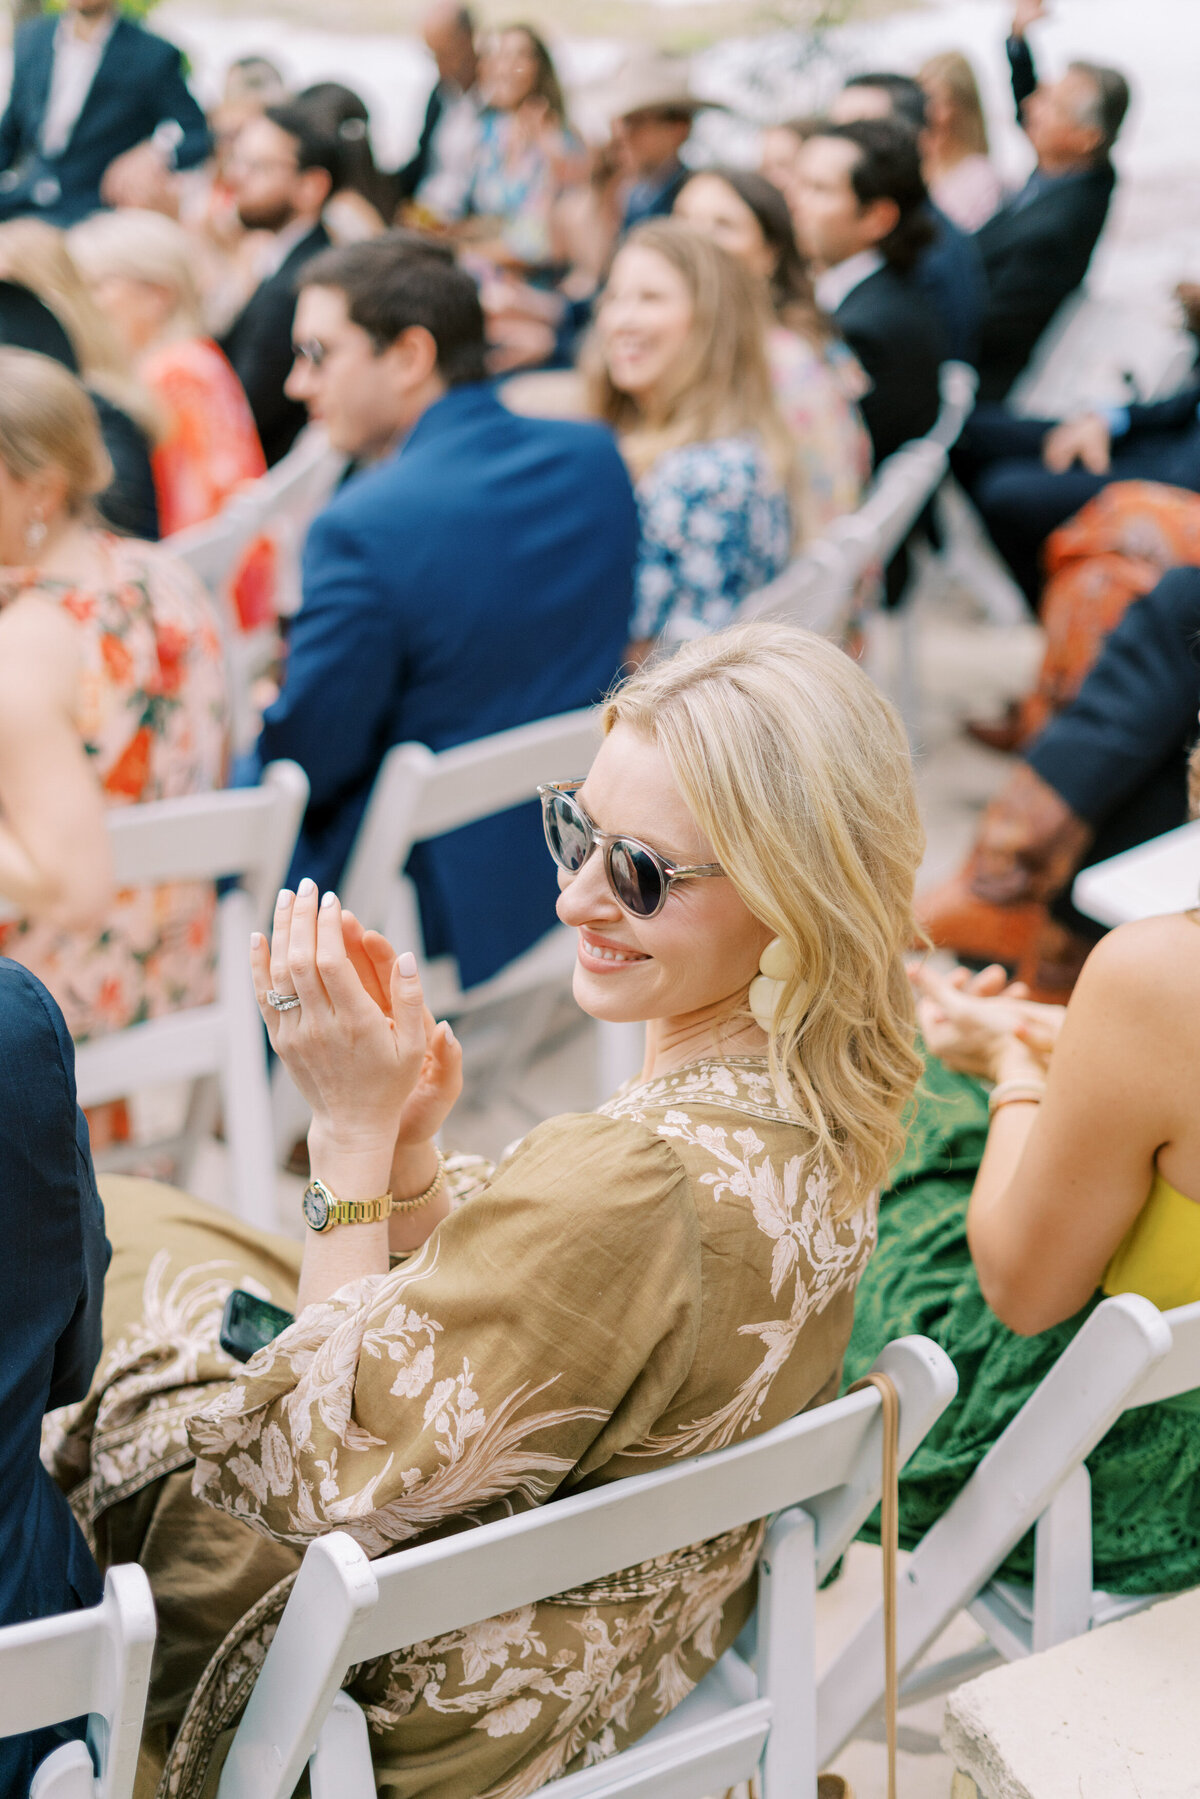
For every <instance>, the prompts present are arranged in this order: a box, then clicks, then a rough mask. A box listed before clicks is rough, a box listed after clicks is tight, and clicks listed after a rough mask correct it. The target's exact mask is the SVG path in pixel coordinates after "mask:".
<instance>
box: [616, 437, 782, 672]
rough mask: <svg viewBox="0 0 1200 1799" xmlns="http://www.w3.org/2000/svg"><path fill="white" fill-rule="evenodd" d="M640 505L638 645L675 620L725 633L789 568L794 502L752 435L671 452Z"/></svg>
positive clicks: (652, 474)
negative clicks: (748, 602)
mask: <svg viewBox="0 0 1200 1799" xmlns="http://www.w3.org/2000/svg"><path fill="white" fill-rule="evenodd" d="M637 502H638V515H639V518H640V521H641V547H640V549H639V551H638V562H637V569H636V571H635V574H634V606H633V620H632V623H631V624H630V635H631V636H632V637H634V638H646V637H657V636H658V634H659V632H660V631H662V630H663V628H664V627H665V625H666V624H667V622H668V620H670V619H672V618H675V617H680V618H687V619H694V620H695V621H696V622H697V623H698V624H701V625H703V626H704V628H705V629H706V630H709V631H715V630H718V629H719V628H720V626H722V625H727V624H728V623H729V621H730V619H731V618H732V617H733V616H734V613H735V612H736V610H737V607H738V606H739V605H740V603H741V602H742V601H743V600H744V599H745V598H746V596H747V595H748V594H751V593H754V592H756V590H757V589H758V588H760V587H765V586H766V585H767V583H768V581H773V580H774V579H775V577H776V575H779V574H782V572H783V570H784V569H785V568H786V566H787V562H788V557H789V556H790V554H791V535H792V534H791V518H790V515H789V512H788V502H787V496H786V495H785V493H784V491H783V488H782V487H781V485H780V483H779V481H778V479H777V477H776V476H775V474H774V472H773V471H772V469H771V465H770V463H769V462H768V460H767V456H766V452H765V451H764V449H763V448H762V446H761V444H760V443H759V441H758V438H757V437H756V436H754V435H752V434H751V433H748V432H747V433H743V434H742V435H741V436H739V437H720V438H715V439H713V441H712V442H711V443H696V444H685V445H683V446H682V447H681V448H680V449H678V450H668V451H666V452H665V453H664V454H663V455H662V456H660V457H659V459H658V461H657V462H656V463H654V465H653V466H652V467H651V468H650V469H648V470H647V472H646V473H645V474H644V475H643V476H642V478H641V480H640V481H639V482H638V484H637Z"/></svg>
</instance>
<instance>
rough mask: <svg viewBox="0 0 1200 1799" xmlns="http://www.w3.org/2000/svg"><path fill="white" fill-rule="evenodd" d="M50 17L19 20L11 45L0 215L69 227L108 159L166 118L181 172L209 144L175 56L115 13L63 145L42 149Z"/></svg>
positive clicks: (96, 189)
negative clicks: (175, 130)
mask: <svg viewBox="0 0 1200 1799" xmlns="http://www.w3.org/2000/svg"><path fill="white" fill-rule="evenodd" d="M57 28H58V17H57V16H50V15H47V17H45V18H43V19H34V20H33V21H32V22H31V23H30V24H28V25H23V26H22V27H21V29H20V31H18V33H17V37H16V42H15V44H14V46H13V79H12V90H11V92H10V95H9V101H8V109H7V111H6V112H5V114H4V117H3V119H0V170H3V171H4V172H3V174H0V219H11V218H16V217H17V216H18V215H19V214H22V213H35V214H36V215H37V217H38V218H42V219H46V220H47V221H48V223H50V224H51V225H63V226H66V225H74V224H75V223H76V222H77V220H79V219H82V218H85V217H86V216H87V214H88V213H90V212H95V211H96V210H97V208H98V207H99V205H100V181H101V178H102V176H103V174H104V171H105V169H106V168H107V167H108V165H109V163H110V162H112V161H113V160H114V158H115V157H118V156H122V155H123V154H124V153H125V151H126V150H132V149H133V146H134V145H135V144H140V143H143V142H144V141H145V139H146V138H148V137H152V136H153V135H154V132H155V131H156V130H157V128H158V127H159V126H160V125H163V124H167V123H169V122H173V123H174V124H176V125H178V127H179V130H180V133H181V136H180V137H179V139H178V141H177V143H176V145H175V163H176V166H177V167H179V168H181V169H190V168H193V167H195V165H196V164H197V163H200V162H203V161H204V158H205V157H206V156H207V155H208V153H209V149H210V140H209V135H208V127H207V125H206V124H205V122H204V114H203V113H202V112H201V110H200V108H199V106H197V104H196V102H195V100H193V98H192V96H191V94H190V93H189V92H188V86H187V82H186V81H185V80H184V78H183V67H182V60H181V58H180V54H179V51H178V50H177V49H176V48H175V46H174V44H168V43H165V42H164V41H163V39H162V38H160V37H155V36H154V35H153V34H152V33H151V32H149V31H143V29H142V27H141V26H140V25H135V24H134V23H133V21H132V19H118V20H117V23H116V25H115V26H114V27H113V31H112V35H111V37H110V38H109V40H108V43H107V44H106V45H105V46H104V55H103V56H102V57H101V59H100V67H99V68H98V69H97V70H96V79H95V80H94V81H93V83H92V86H91V90H90V92H89V93H88V96H87V98H86V99H85V101H84V103H83V110H82V111H81V112H80V114H79V117H78V119H77V120H76V121H75V128H74V130H73V131H72V133H71V136H70V138H69V139H68V140H67V145H66V148H65V149H64V150H62V151H61V152H60V153H59V154H58V155H55V156H44V155H43V154H42V150H41V147H40V143H39V139H40V136H41V130H42V120H43V118H44V117H45V113H46V106H47V102H48V101H49V98H50V75H51V71H52V70H53V67H54V34H55V31H56V30H57Z"/></svg>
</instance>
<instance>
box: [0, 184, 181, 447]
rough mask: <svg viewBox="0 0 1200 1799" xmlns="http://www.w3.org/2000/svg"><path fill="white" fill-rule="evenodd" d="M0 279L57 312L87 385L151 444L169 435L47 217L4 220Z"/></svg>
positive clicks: (62, 237) (0, 234) (0, 230)
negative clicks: (139, 430) (130, 420)
mask: <svg viewBox="0 0 1200 1799" xmlns="http://www.w3.org/2000/svg"><path fill="white" fill-rule="evenodd" d="M0 275H2V276H4V277H5V278H6V279H7V280H9V281H16V282H19V283H20V285H21V286H22V287H27V288H29V290H30V291H31V292H32V293H35V294H36V295H37V297H38V299H39V300H40V301H41V302H42V304H43V305H44V306H46V307H48V308H49V309H50V311H51V312H52V313H53V314H54V316H55V318H56V319H57V320H58V322H59V324H60V325H61V326H62V328H63V330H64V331H65V332H66V334H67V337H68V338H69V339H70V343H71V348H72V349H73V350H74V352H75V360H76V362H77V363H78V365H79V376H80V379H81V380H82V381H83V382H84V383H85V385H86V386H88V387H91V388H94V389H95V391H96V392H97V393H98V394H102V395H103V396H104V398H105V399H106V400H110V401H111V402H112V404H113V405H114V406H119V407H120V409H121V411H122V412H126V413H128V415H129V417H130V418H131V419H133V421H134V422H135V424H138V425H140V426H141V428H142V430H143V431H144V432H145V433H146V435H147V436H148V437H149V438H150V439H151V441H152V442H157V441H158V440H159V439H160V438H162V437H163V436H164V435H165V431H166V421H165V419H164V417H163V414H162V412H161V410H160V408H159V405H158V402H157V401H156V400H155V399H154V398H153V397H152V395H151V394H150V393H149V392H148V390H147V389H146V388H145V387H144V386H143V385H142V383H141V382H140V381H139V380H138V378H137V376H136V375H135V374H134V372H133V369H132V367H131V366H130V362H129V358H128V357H127V356H126V354H125V351H124V349H123V348H122V346H121V342H120V339H119V338H118V337H117V334H116V331H115V330H114V329H113V327H112V325H110V324H109V322H108V320H107V319H106V318H105V316H104V314H103V313H102V312H101V311H100V308H99V307H98V306H97V305H96V302H95V301H94V300H93V299H92V296H91V294H90V293H89V292H88V288H87V283H86V282H85V281H84V279H83V276H82V275H81V274H80V272H79V270H78V269H77V268H76V266H75V264H74V262H73V261H72V260H71V253H70V251H69V250H68V249H67V240H66V237H65V235H64V234H63V232H61V231H59V230H57V229H56V228H55V226H53V225H47V224H46V222H45V220H44V219H9V220H6V222H5V223H4V224H2V225H0Z"/></svg>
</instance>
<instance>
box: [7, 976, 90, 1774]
mask: <svg viewBox="0 0 1200 1799" xmlns="http://www.w3.org/2000/svg"><path fill="white" fill-rule="evenodd" d="M0 1221H2V1224H3V1243H4V1251H3V1255H2V1256H0V1316H3V1319H4V1331H3V1335H2V1336H0V1625H5V1624H18V1623H24V1622H25V1621H27V1620H29V1619H32V1618H47V1617H50V1616H51V1615H52V1614H53V1613H55V1612H69V1611H74V1610H76V1609H77V1608H78V1607H80V1606H86V1605H95V1604H97V1603H98V1601H99V1599H100V1597H101V1591H102V1587H101V1580H100V1575H99V1573H98V1572H97V1569H96V1565H95V1563H94V1562H93V1560H92V1557H91V1555H90V1554H89V1553H88V1549H87V1546H86V1544H85V1543H84V1540H83V1537H82V1536H81V1535H80V1531H79V1526H78V1525H77V1524H76V1522H75V1520H74V1518H73V1517H72V1515H71V1510H70V1507H69V1506H68V1505H67V1502H66V1500H65V1499H64V1498H63V1496H62V1494H61V1492H60V1491H59V1489H58V1488H57V1487H56V1486H55V1484H54V1482H53V1481H52V1480H51V1478H50V1476H49V1475H48V1474H47V1472H46V1470H45V1469H44V1468H43V1467H42V1464H41V1461H40V1459H39V1454H38V1450H39V1439H40V1434H41V1425H42V1418H43V1416H44V1414H45V1413H46V1412H47V1411H48V1410H49V1409H50V1408H51V1407H54V1406H60V1405H69V1404H72V1403H74V1402H75V1401H77V1400H80V1399H82V1398H84V1396H85V1394H86V1393H87V1390H88V1383H89V1381H90V1380H91V1377H92V1372H93V1370H94V1369H95V1366H96V1363H97V1361H98V1359H99V1356H100V1346H101V1344H100V1306H101V1300H102V1297H103V1291H104V1272H105V1269H106V1267H107V1266H108V1243H107V1241H106V1240H105V1235H104V1213H103V1211H102V1209H101V1205H100V1198H99V1195H98V1194H97V1192H96V1182H95V1178H94V1176H93V1174H92V1159H91V1154H90V1152H89V1149H88V1131H87V1124H86V1122H85V1120H84V1117H83V1114H82V1112H80V1111H79V1109H78V1107H77V1106H76V1103H75V1057H74V1050H73V1049H72V1046H71V1039H70V1037H69V1036H68V1035H67V1027H66V1025H65V1024H64V1023H63V1017H62V1013H61V1012H60V1011H59V1009H58V1007H57V1006H56V1005H55V1003H54V1001H53V1000H52V999H51V997H50V995H49V994H48V993H47V992H46V989H45V988H44V987H43V986H42V984H41V982H40V981H37V980H35V979H34V977H33V975H31V974H30V973H29V972H28V970H27V969H24V968H21V967H20V966H19V965H18V964H17V963H16V962H10V961H8V960H6V959H5V958H3V957H0ZM55 1741H56V1736H55V1733H54V1732H52V1731H38V1732H36V1733H35V1734H34V1735H32V1736H29V1735H26V1736H19V1737H7V1738H5V1739H4V1741H3V1742H0V1793H3V1794H5V1795H9V1794H12V1795H16V1794H18V1793H27V1792H28V1791H29V1779H30V1774H31V1771H32V1767H33V1765H34V1763H35V1761H37V1760H40V1759H41V1758H42V1757H43V1756H44V1755H46V1754H47V1753H49V1751H50V1750H51V1749H53V1748H54V1746H55Z"/></svg>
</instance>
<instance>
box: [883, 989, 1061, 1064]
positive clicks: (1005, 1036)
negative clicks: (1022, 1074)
mask: <svg viewBox="0 0 1200 1799" xmlns="http://www.w3.org/2000/svg"><path fill="white" fill-rule="evenodd" d="M910 975H911V979H912V983H913V986H914V987H915V989H916V992H917V1022H918V1024H919V1025H920V1027H921V1034H922V1036H923V1037H924V1039H925V1043H926V1046H927V1048H928V1049H929V1050H930V1052H931V1054H933V1055H935V1056H937V1057H938V1059H939V1061H942V1062H944V1063H945V1064H946V1066H947V1067H948V1068H953V1069H956V1070H957V1071H958V1072H959V1073H960V1074H971V1075H975V1076H977V1077H979V1078H980V1079H983V1080H990V1081H996V1080H1000V1079H1003V1078H1006V1077H1008V1076H1009V1075H1011V1074H1013V1073H1015V1072H1018V1071H1036V1072H1037V1073H1039V1074H1042V1073H1044V1072H1045V1069H1046V1067H1047V1066H1048V1064H1049V1061H1050V1057H1051V1055H1052V1053H1053V1050H1054V1045H1055V1043H1056V1042H1057V1041H1058V1034H1059V1031H1060V1030H1061V1029H1062V1022H1063V1019H1064V1018H1065V1017H1066V1007H1065V1006H1043V1005H1038V1004H1036V1003H1035V1002H1034V1001H1032V1000H1031V999H1030V998H1029V990H1028V988H1027V987H1026V986H1025V985H1024V983H1023V982H1021V981H1011V982H1010V981H1009V979H1008V976H1007V975H1006V974H1005V972H1004V970H1003V969H1002V968H999V967H992V968H985V969H984V970H983V972H982V973H981V974H977V975H973V976H972V975H970V974H968V972H967V970H966V969H965V968H957V969H955V970H954V971H953V972H952V973H950V974H941V973H939V972H937V971H936V970H935V969H932V968H930V967H928V966H926V965H925V964H922V965H920V966H918V967H916V968H914V969H912V970H911V971H910Z"/></svg>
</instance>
